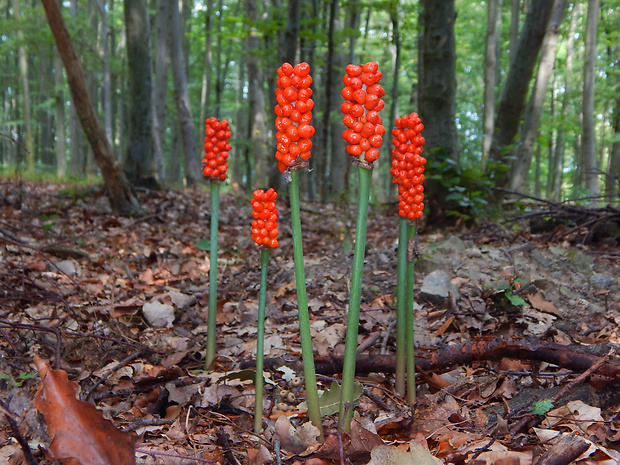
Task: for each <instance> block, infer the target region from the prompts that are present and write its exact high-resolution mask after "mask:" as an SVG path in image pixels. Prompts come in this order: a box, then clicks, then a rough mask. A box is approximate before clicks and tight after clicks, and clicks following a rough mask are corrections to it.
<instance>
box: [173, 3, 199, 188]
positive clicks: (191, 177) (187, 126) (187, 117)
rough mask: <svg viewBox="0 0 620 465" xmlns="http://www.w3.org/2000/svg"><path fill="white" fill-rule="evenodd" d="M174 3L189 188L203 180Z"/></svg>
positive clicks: (176, 65) (177, 86) (176, 82)
mask: <svg viewBox="0 0 620 465" xmlns="http://www.w3.org/2000/svg"><path fill="white" fill-rule="evenodd" d="M171 3H172V6H171V8H172V28H171V29H172V43H171V45H172V76H173V78H174V98H175V101H176V105H177V112H178V114H179V124H180V129H181V140H182V143H183V153H184V155H185V158H184V165H183V166H184V168H185V182H186V183H187V185H188V186H193V185H195V184H198V183H199V182H200V180H201V179H202V175H201V169H200V161H199V159H198V149H197V148H196V132H195V130H194V119H193V117H192V109H191V106H190V103H189V93H188V90H187V76H186V73H185V54H184V53H183V34H182V31H181V17H180V13H179V3H178V1H177V0H174V1H173V2H171Z"/></svg>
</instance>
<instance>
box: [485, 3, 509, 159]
mask: <svg viewBox="0 0 620 465" xmlns="http://www.w3.org/2000/svg"><path fill="white" fill-rule="evenodd" d="M501 5H502V1H501V0H488V4H487V37H486V42H485V43H486V47H485V59H484V104H483V105H484V113H483V123H482V124H483V133H484V136H483V139H482V160H481V170H482V171H484V170H485V169H486V162H487V159H488V158H489V151H490V150H491V140H492V139H493V122H494V120H495V88H496V86H497V74H498V73H497V71H498V69H499V60H498V58H499V49H500V41H499V39H500V25H501V21H502V16H501V14H500V8H501ZM511 50H512V49H511Z"/></svg>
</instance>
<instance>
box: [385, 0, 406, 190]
mask: <svg viewBox="0 0 620 465" xmlns="http://www.w3.org/2000/svg"><path fill="white" fill-rule="evenodd" d="M390 22H391V23H392V45H391V47H390V50H391V52H392V76H393V77H392V93H391V96H390V100H391V103H390V114H389V119H388V121H387V122H386V123H387V124H385V126H386V127H387V128H388V131H389V132H388V134H392V130H393V129H394V121H395V120H396V118H398V117H399V114H398V112H399V109H398V95H399V89H398V76H399V75H400V50H401V43H402V41H401V37H400V20H399V5H398V2H395V1H393V2H390ZM385 139H386V140H385V142H384V144H383V151H384V152H385V158H384V163H390V164H391V161H392V156H391V147H392V144H391V143H389V142H388V141H389V139H390V138H389V137H386V138H385ZM383 172H384V173H385V174H384V178H385V179H383V180H382V182H381V186H382V187H385V189H384V192H385V194H386V197H388V198H389V197H393V196H394V194H395V193H396V184H394V183H393V182H392V178H393V176H392V174H391V173H390V171H389V170H383Z"/></svg>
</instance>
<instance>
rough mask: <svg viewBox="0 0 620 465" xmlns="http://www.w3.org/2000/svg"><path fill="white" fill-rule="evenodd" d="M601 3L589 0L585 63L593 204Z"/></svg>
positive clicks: (586, 162) (587, 167)
mask: <svg viewBox="0 0 620 465" xmlns="http://www.w3.org/2000/svg"><path fill="white" fill-rule="evenodd" d="M599 5H600V2H599V0H588V16H587V25H586V46H585V63H584V65H583V117H582V134H583V143H582V145H581V150H582V161H583V168H584V172H583V174H584V179H585V181H586V189H587V190H588V194H589V196H590V197H592V204H593V205H596V204H597V203H598V200H597V199H594V197H597V196H598V195H599V194H600V190H599V175H598V166H597V160H596V134H595V129H594V72H595V64H596V41H597V30H596V29H597V24H598V15H599Z"/></svg>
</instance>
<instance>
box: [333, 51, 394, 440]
mask: <svg viewBox="0 0 620 465" xmlns="http://www.w3.org/2000/svg"><path fill="white" fill-rule="evenodd" d="M346 73H347V74H346V75H345V76H344V78H343V82H344V85H345V87H344V88H343V89H342V97H343V98H344V100H345V101H344V102H343V103H342V105H341V106H340V109H341V111H342V112H343V113H344V118H343V122H344V124H345V126H346V127H347V129H346V130H345V131H344V132H343V133H342V137H343V138H344V140H345V141H347V143H348V145H347V148H346V151H347V153H348V154H349V155H350V156H351V158H353V159H354V160H355V161H356V162H357V166H358V176H359V201H358V210H357V226H356V230H355V248H354V252H353V270H352V274H351V293H350V296H349V313H348V317H347V331H346V338H345V349H344V366H343V372H342V392H341V399H340V412H339V424H343V425H344V427H345V428H347V429H348V427H349V424H350V420H351V418H352V416H353V409H352V408H347V406H349V407H350V406H351V405H352V403H353V401H354V397H355V396H354V390H355V385H354V383H355V362H356V353H357V334H358V325H359V315H360V302H361V290H362V289H361V288H362V270H363V266H364V248H365V244H366V221H367V218H368V203H369V199H370V179H371V176H372V169H373V162H374V161H375V160H376V159H377V158H378V157H379V147H381V144H382V143H383V135H384V134H385V127H383V124H382V123H383V121H382V119H381V117H380V116H379V111H380V110H381V109H383V107H384V106H385V103H384V101H383V100H382V99H381V97H383V96H384V95H385V91H384V90H383V88H382V87H381V86H380V85H379V84H378V83H379V81H380V80H381V76H382V75H381V72H380V71H379V65H378V64H377V63H374V62H371V63H366V64H364V65H363V66H358V65H348V66H347V67H346Z"/></svg>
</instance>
